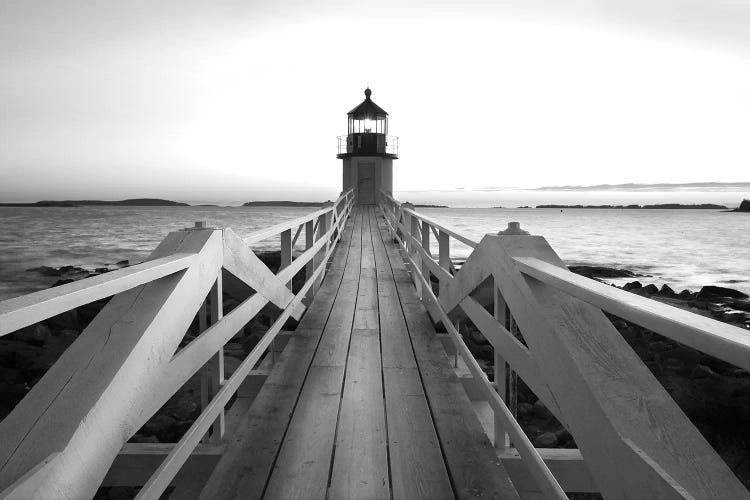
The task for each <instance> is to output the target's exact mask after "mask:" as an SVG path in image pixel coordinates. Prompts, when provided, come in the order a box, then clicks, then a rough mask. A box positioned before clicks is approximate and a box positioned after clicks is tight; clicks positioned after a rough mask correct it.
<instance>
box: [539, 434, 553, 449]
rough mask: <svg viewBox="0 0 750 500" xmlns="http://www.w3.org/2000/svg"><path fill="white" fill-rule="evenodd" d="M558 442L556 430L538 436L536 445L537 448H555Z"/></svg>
mask: <svg viewBox="0 0 750 500" xmlns="http://www.w3.org/2000/svg"><path fill="white" fill-rule="evenodd" d="M556 444H557V436H555V433H554V432H544V433H542V434H540V435H538V436H537V437H536V439H535V440H534V446H535V447H537V448H553V447H554V446H555V445H556Z"/></svg>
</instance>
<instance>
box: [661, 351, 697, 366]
mask: <svg viewBox="0 0 750 500" xmlns="http://www.w3.org/2000/svg"><path fill="white" fill-rule="evenodd" d="M661 355H662V356H663V357H666V358H673V359H679V360H680V361H682V362H683V363H685V365H687V366H698V362H699V361H700V359H701V353H700V352H698V351H696V350H695V349H691V348H689V347H676V348H674V349H670V350H668V351H663V352H662V353H661Z"/></svg>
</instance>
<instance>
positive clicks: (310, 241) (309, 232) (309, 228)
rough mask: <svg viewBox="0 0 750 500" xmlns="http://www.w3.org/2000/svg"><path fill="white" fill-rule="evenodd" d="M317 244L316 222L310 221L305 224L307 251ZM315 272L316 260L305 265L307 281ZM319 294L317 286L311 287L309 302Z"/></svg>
mask: <svg viewBox="0 0 750 500" xmlns="http://www.w3.org/2000/svg"><path fill="white" fill-rule="evenodd" d="M314 244H315V222H314V221H312V220H309V221H307V222H306V223H305V249H306V250H309V249H310V248H312V246H313V245H314ZM314 272H315V260H314V259H310V260H309V261H308V262H307V264H306V265H305V280H306V281H307V280H309V279H310V277H311V276H312V275H313V273H314ZM316 292H317V289H316V287H315V285H313V286H312V287H310V290H309V291H308V292H307V297H306V298H307V300H308V301H312V299H313V297H315V293H316Z"/></svg>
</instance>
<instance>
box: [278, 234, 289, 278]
mask: <svg viewBox="0 0 750 500" xmlns="http://www.w3.org/2000/svg"><path fill="white" fill-rule="evenodd" d="M291 263H292V230H291V229H287V230H286V231H283V232H282V233H281V265H280V266H279V271H281V270H282V269H285V268H287V267H289V265H290V264H291ZM286 286H287V288H289V289H290V290H291V289H292V280H289V282H288V283H287V284H286Z"/></svg>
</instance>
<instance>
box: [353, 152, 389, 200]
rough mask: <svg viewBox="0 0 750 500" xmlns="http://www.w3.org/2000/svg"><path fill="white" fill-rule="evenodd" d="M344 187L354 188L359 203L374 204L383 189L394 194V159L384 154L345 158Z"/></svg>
mask: <svg viewBox="0 0 750 500" xmlns="http://www.w3.org/2000/svg"><path fill="white" fill-rule="evenodd" d="M343 162H344V168H343V189H344V191H346V190H348V189H349V188H354V190H355V193H356V195H357V205H374V204H376V203H377V201H378V193H379V192H380V190H381V189H382V190H383V191H385V192H386V193H388V194H393V160H392V159H391V158H383V157H382V156H352V157H349V158H343Z"/></svg>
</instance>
